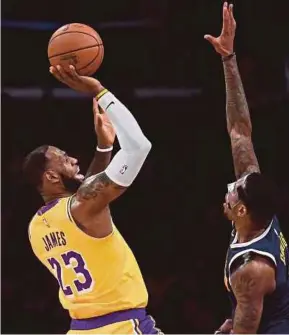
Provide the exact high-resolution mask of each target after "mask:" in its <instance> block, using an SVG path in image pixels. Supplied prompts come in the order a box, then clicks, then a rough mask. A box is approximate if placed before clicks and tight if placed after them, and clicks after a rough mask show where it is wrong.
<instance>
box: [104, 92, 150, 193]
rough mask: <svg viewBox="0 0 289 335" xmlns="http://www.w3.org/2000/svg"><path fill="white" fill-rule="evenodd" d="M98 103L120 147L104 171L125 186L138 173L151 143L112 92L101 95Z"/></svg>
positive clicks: (117, 182)
mask: <svg viewBox="0 0 289 335" xmlns="http://www.w3.org/2000/svg"><path fill="white" fill-rule="evenodd" d="M98 104H99V106H100V107H101V108H102V109H103V110H105V111H106V113H107V116H108V117H109V119H110V121H111V123H112V125H113V127H114V129H115V131H116V134H117V138H118V141H119V144H120V147H121V150H120V151H119V152H118V153H117V154H116V155H115V156H114V158H113V160H112V161H111V163H110V164H109V166H108V167H107V168H106V170H105V173H106V174H107V175H108V177H109V178H110V179H111V180H112V181H114V182H115V183H116V184H118V185H121V186H125V187H127V186H129V185H130V184H131V183H132V182H133V181H134V179H135V178H136V176H137V174H138V173H139V171H140V169H141V167H142V165H143V163H144V161H145V159H146V157H147V155H148V153H149V151H150V149H151V143H150V141H149V140H148V139H147V138H146V137H145V136H144V134H143V132H142V130H141V128H140V126H139V125H138V123H137V122H136V120H135V118H134V117H133V116H132V114H131V113H130V111H129V110H128V109H127V108H126V107H125V106H124V105H123V104H122V103H121V102H120V101H119V100H118V99H117V98H116V97H115V96H114V95H113V94H112V93H110V92H107V93H105V94H104V95H103V96H101V97H100V98H99V100H98Z"/></svg>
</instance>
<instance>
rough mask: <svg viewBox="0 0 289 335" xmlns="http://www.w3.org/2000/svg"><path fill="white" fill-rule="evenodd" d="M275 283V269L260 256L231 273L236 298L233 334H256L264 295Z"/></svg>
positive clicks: (270, 291)
mask: <svg viewBox="0 0 289 335" xmlns="http://www.w3.org/2000/svg"><path fill="white" fill-rule="evenodd" d="M275 285H276V282H275V269H274V267H273V265H272V263H271V262H270V261H269V260H267V259H266V258H264V257H261V256H255V257H254V259H253V260H252V261H250V262H249V263H247V264H245V265H242V266H241V267H239V268H238V269H237V270H236V271H235V272H234V273H233V274H232V275H231V286H232V290H233V292H234V295H235V297H236V300H237V306H236V309H235V314H234V319H233V334H256V332H257V330H258V327H259V324H260V320H261V316H262V311H263V300H264V297H265V295H266V294H269V293H272V292H273V291H274V289H275Z"/></svg>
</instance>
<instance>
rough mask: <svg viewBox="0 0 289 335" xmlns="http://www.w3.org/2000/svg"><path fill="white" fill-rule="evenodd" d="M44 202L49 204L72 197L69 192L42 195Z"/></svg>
mask: <svg viewBox="0 0 289 335" xmlns="http://www.w3.org/2000/svg"><path fill="white" fill-rule="evenodd" d="M41 196H42V199H43V201H44V202H45V203H46V204H47V203H49V202H51V201H53V200H55V199H60V198H65V197H69V196H71V193H69V192H59V193H55V194H49V195H48V194H44V193H42V194H41Z"/></svg>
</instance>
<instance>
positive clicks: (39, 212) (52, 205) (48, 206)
mask: <svg viewBox="0 0 289 335" xmlns="http://www.w3.org/2000/svg"><path fill="white" fill-rule="evenodd" d="M58 201H59V199H55V200H52V201H50V202H48V203H47V204H46V205H45V206H42V207H41V208H40V209H39V210H38V212H37V214H38V215H43V214H44V213H45V212H47V211H49V210H50V209H51V208H52V207H54V206H55V205H56V204H57V203H58Z"/></svg>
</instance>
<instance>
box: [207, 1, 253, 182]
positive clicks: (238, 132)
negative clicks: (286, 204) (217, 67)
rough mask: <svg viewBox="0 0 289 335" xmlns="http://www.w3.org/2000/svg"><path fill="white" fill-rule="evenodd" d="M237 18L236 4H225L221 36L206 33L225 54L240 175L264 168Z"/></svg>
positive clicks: (236, 165)
mask: <svg viewBox="0 0 289 335" xmlns="http://www.w3.org/2000/svg"><path fill="white" fill-rule="evenodd" d="M235 30H236V21H235V19H234V15H233V5H230V6H228V3H226V2H225V3H224V6H223V28H222V32H221V35H220V36H219V37H217V38H216V37H213V36H211V35H205V39H207V40H208V41H209V42H210V43H211V44H212V45H213V46H214V48H215V49H216V51H217V52H218V53H219V54H220V55H222V60H223V66H224V74H225V83H226V115H227V129H228V133H229V136H230V139H231V147H232V155H233V161H234V168H235V175H236V178H237V179H238V178H240V177H241V176H242V175H245V174H247V173H251V172H260V169H259V164H258V161H257V158H256V155H255V151H254V147H253V143H252V137H251V135H252V125H251V119H250V113H249V108H248V104H247V100H246V96H245V92H244V89H243V85H242V80H241V77H240V74H239V70H238V65H237V61H236V56H235V54H234V51H233V50H234V38H235Z"/></svg>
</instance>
